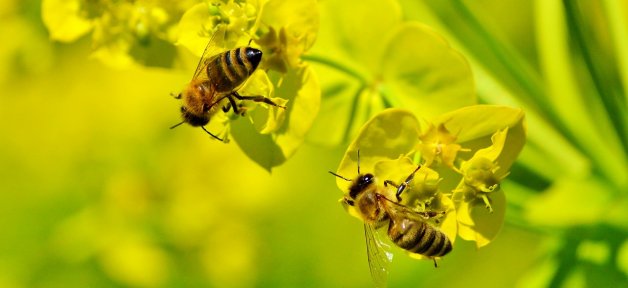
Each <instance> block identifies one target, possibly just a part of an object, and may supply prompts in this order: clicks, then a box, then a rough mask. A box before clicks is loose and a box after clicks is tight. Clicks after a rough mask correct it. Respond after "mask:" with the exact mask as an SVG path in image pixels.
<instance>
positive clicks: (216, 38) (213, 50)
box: [192, 25, 227, 79]
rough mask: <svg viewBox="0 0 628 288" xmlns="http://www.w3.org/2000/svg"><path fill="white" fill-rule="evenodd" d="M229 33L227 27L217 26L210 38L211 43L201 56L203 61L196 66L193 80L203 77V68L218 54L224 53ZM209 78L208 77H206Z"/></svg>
mask: <svg viewBox="0 0 628 288" xmlns="http://www.w3.org/2000/svg"><path fill="white" fill-rule="evenodd" d="M226 32H227V28H226V25H218V26H216V30H215V31H214V34H212V37H211V38H209V42H208V43H207V46H205V50H204V51H203V55H202V56H201V60H199V61H198V65H196V71H194V76H193V77H192V79H196V78H198V77H201V76H202V72H203V70H205V69H203V68H205V67H206V66H207V64H209V62H211V61H212V60H213V59H215V57H216V56H217V55H218V53H220V52H222V51H223V50H224V48H223V47H222V46H223V44H224V42H225V33H226ZM205 77H208V75H205Z"/></svg>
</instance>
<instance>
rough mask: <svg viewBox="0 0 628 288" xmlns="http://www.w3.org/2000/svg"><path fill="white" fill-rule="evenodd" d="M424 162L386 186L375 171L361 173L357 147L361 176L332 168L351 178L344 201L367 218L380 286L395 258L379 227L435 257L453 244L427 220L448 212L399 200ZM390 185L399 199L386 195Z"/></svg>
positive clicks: (395, 239) (401, 244)
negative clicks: (377, 179)
mask: <svg viewBox="0 0 628 288" xmlns="http://www.w3.org/2000/svg"><path fill="white" fill-rule="evenodd" d="M420 168H421V165H418V167H417V168H416V169H415V170H414V171H412V173H411V174H410V175H409V176H408V177H407V178H406V179H405V181H404V182H403V183H401V184H400V185H397V184H395V183H394V182H393V181H390V180H386V181H385V182H384V183H385V185H384V187H382V186H378V185H377V184H376V183H375V177H374V176H373V174H370V173H366V174H360V152H359V151H358V176H357V177H356V178H355V179H354V180H350V179H347V178H345V177H343V176H341V175H338V174H336V173H333V172H331V171H330V172H329V173H331V174H332V175H334V176H336V177H338V178H341V179H344V180H345V181H349V182H351V186H350V188H349V192H348V193H347V194H346V195H345V196H344V197H343V199H342V201H343V202H344V203H345V204H347V205H349V206H353V207H355V208H356V211H357V212H358V213H359V214H360V216H361V217H362V219H363V220H364V234H365V237H366V249H367V255H368V262H369V268H370V270H371V276H372V277H373V280H374V281H375V284H376V285H377V286H378V287H385V286H386V278H387V275H388V271H387V264H388V262H390V261H391V260H392V254H390V253H389V252H387V251H385V247H386V244H385V243H383V240H382V239H381V238H382V236H379V235H380V234H378V231H377V229H379V228H381V227H384V226H385V225H388V230H387V234H388V238H390V240H391V241H392V242H393V243H394V244H395V245H397V246H399V247H400V248H402V249H404V250H406V251H408V252H412V253H417V254H420V255H423V256H426V257H428V258H431V259H432V260H433V261H434V266H435V267H436V266H437V264H436V257H442V256H445V255H447V254H448V253H449V252H451V250H452V244H451V241H450V240H449V238H448V237H447V235H445V233H443V232H442V231H440V230H439V229H438V228H436V227H435V226H432V225H431V224H429V223H428V222H426V220H428V219H430V218H433V217H436V216H439V215H443V214H445V212H444V211H443V212H435V211H426V212H419V211H415V210H413V209H411V208H410V207H408V206H405V205H403V204H401V203H399V202H397V201H400V200H401V193H402V192H403V191H404V190H405V188H406V187H407V186H408V183H409V182H410V181H412V179H413V178H414V174H415V173H416V172H417V171H418V170H419V169H420ZM388 185H391V186H394V187H396V188H397V194H396V196H397V201H393V200H391V199H388V198H387V197H386V196H385V195H386V193H385V191H384V190H383V189H386V188H385V187H386V186H388Z"/></svg>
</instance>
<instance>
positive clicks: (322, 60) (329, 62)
mask: <svg viewBox="0 0 628 288" xmlns="http://www.w3.org/2000/svg"><path fill="white" fill-rule="evenodd" d="M301 58H302V59H303V60H306V61H310V62H313V63H319V64H322V65H325V66H327V67H330V68H334V69H336V70H338V71H340V72H343V73H345V74H347V75H349V76H351V77H352V78H354V79H355V80H358V82H360V84H361V85H363V86H365V85H366V84H367V83H368V82H369V81H368V80H367V78H366V77H365V76H364V75H362V74H361V73H360V72H358V71H357V70H355V69H353V68H351V67H348V66H346V65H344V64H342V63H340V62H338V61H335V60H333V59H330V58H327V57H324V56H320V55H312V54H306V55H303V56H302V57H301Z"/></svg>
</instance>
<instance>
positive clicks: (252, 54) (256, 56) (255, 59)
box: [245, 47, 262, 71]
mask: <svg viewBox="0 0 628 288" xmlns="http://www.w3.org/2000/svg"><path fill="white" fill-rule="evenodd" d="M245 54H246V59H247V60H249V62H251V65H252V66H253V69H251V71H253V70H255V69H256V68H257V65H259V62H260V61H262V51H260V50H257V49H255V48H251V47H246V51H245Z"/></svg>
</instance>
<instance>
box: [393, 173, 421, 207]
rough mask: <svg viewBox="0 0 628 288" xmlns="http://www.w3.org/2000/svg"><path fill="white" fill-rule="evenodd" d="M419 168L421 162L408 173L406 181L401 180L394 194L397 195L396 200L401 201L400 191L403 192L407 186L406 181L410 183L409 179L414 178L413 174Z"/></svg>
mask: <svg viewBox="0 0 628 288" xmlns="http://www.w3.org/2000/svg"><path fill="white" fill-rule="evenodd" d="M419 169H421V164H419V166H417V167H416V169H414V171H412V173H410V175H408V177H407V178H406V181H403V183H401V185H399V186H398V187H397V194H395V196H397V201H401V193H402V192H403V190H405V189H406V187H408V183H410V181H412V179H414V174H415V173H416V172H417V171H419Z"/></svg>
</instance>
